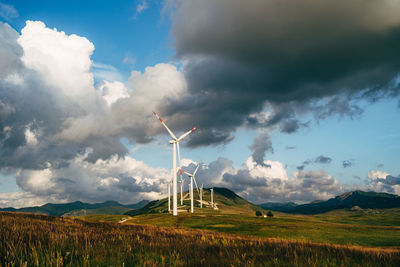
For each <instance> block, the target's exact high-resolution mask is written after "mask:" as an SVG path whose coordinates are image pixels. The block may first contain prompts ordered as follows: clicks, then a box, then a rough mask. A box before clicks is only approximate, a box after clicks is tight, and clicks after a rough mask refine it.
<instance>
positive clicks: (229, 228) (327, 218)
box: [80, 209, 400, 248]
mask: <svg viewBox="0 0 400 267" xmlns="http://www.w3.org/2000/svg"><path fill="white" fill-rule="evenodd" d="M196 212H197V213H194V214H188V213H181V214H179V216H178V217H174V216H171V215H170V214H145V215H138V216H134V217H131V218H130V219H129V220H128V221H126V222H124V223H125V224H129V223H134V224H149V225H158V226H164V227H180V228H182V227H184V228H192V229H202V230H211V231H216V232H224V233H233V234H243V235H255V236H261V237H273V238H283V239H290V240H299V241H310V242H316V243H330V244H342V245H360V246H368V247H393V248H400V209H383V210H373V211H370V212H368V211H349V210H337V211H332V212H329V213H326V214H322V215H288V214H283V213H276V214H275V216H274V217H272V218H262V217H256V216H254V215H253V216H248V215H236V214H231V215H227V214H216V213H214V212H213V211H208V212H204V211H203V212H204V213H201V211H200V209H196ZM125 217H126V216H125ZM80 218H82V219H85V220H91V221H113V220H114V221H118V220H120V219H121V218H122V217H121V216H120V217H118V216H114V217H109V216H99V215H97V216H86V217H80ZM113 218H114V219H113Z"/></svg>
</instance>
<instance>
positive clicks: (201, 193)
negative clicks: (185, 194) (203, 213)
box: [200, 184, 203, 209]
mask: <svg viewBox="0 0 400 267" xmlns="http://www.w3.org/2000/svg"><path fill="white" fill-rule="evenodd" d="M202 208H203V184H202V185H201V187H200V209H202Z"/></svg>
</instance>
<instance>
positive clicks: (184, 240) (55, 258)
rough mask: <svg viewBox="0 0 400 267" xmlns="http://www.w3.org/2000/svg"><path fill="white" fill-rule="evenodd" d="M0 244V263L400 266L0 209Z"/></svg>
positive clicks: (267, 242) (327, 249) (392, 261)
mask: <svg viewBox="0 0 400 267" xmlns="http://www.w3.org/2000/svg"><path fill="white" fill-rule="evenodd" d="M147 216H149V215H147ZM151 216H164V217H169V218H176V217H174V216H170V215H168V214H151ZM222 216H229V215H222ZM230 216H240V215H230ZM181 217H182V216H181ZM185 217H191V216H185ZM213 217H214V218H218V217H219V216H213ZM178 218H180V217H178ZM253 218H254V217H253ZM256 219H259V220H261V219H262V218H256ZM219 223H226V222H223V221H221V220H220V222H219ZM243 223H248V222H243ZM0 240H1V242H0V266H398V264H399V262H400V252H399V250H398V249H387V248H386V249H383V248H365V247H359V246H347V245H346V246H343V245H331V244H325V243H310V242H306V241H293V240H282V239H277V238H262V237H255V236H243V235H231V234H227V233H217V232H210V231H203V230H191V229H184V228H166V227H158V226H151V225H137V224H136V225H131V224H128V225H126V224H121V223H100V222H85V221H82V220H73V219H69V218H60V217H51V216H45V215H37V214H21V213H6V212H0Z"/></svg>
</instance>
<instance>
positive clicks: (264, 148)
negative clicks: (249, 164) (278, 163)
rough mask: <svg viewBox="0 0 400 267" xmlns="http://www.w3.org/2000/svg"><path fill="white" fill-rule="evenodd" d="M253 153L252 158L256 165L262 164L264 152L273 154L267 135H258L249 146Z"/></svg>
mask: <svg viewBox="0 0 400 267" xmlns="http://www.w3.org/2000/svg"><path fill="white" fill-rule="evenodd" d="M249 149H250V150H251V151H252V152H253V154H252V157H253V159H254V160H255V161H256V162H257V163H258V164H261V165H262V164H264V157H265V153H266V152H270V153H274V149H273V147H272V142H271V138H270V136H269V134H268V133H265V132H264V133H260V135H259V136H258V137H256V138H255V139H254V141H253V144H252V145H250V146H249Z"/></svg>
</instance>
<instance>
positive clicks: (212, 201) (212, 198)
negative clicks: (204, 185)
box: [210, 188, 214, 208]
mask: <svg viewBox="0 0 400 267" xmlns="http://www.w3.org/2000/svg"><path fill="white" fill-rule="evenodd" d="M210 191H211V208H214V188H211V189H210Z"/></svg>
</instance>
